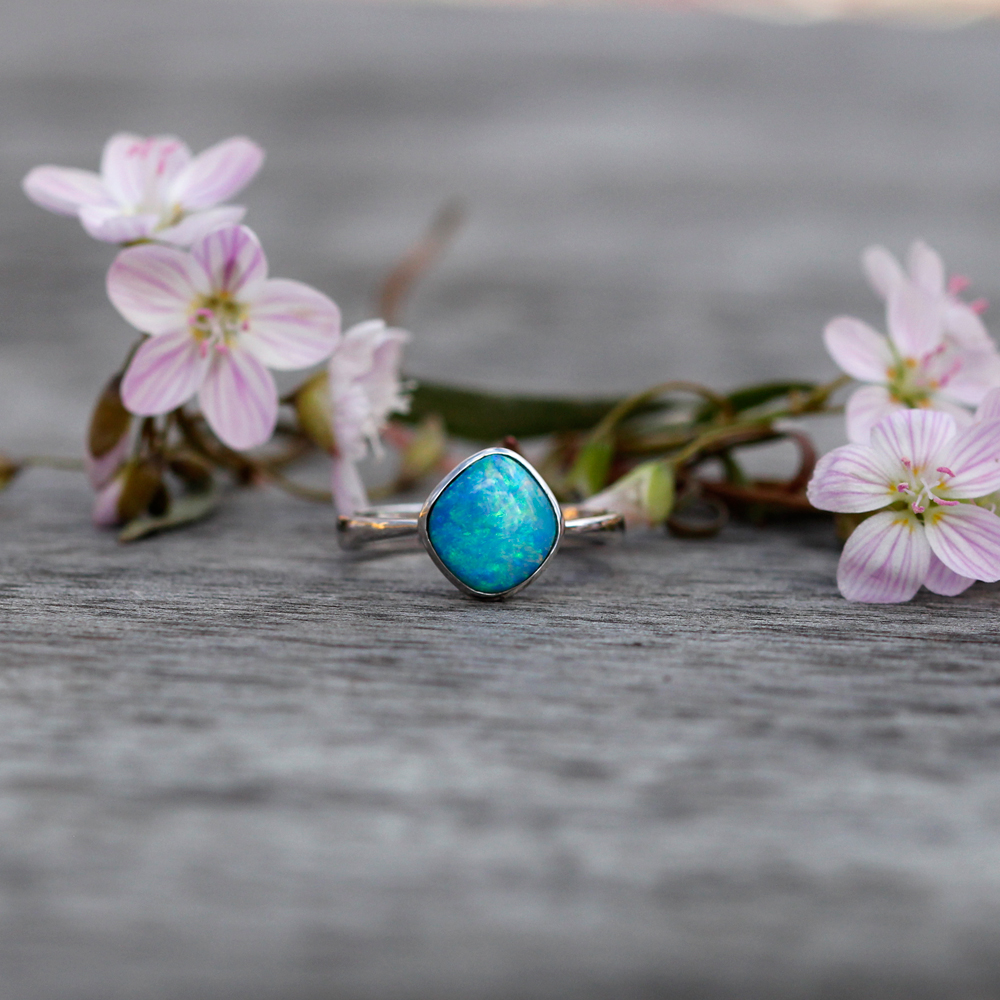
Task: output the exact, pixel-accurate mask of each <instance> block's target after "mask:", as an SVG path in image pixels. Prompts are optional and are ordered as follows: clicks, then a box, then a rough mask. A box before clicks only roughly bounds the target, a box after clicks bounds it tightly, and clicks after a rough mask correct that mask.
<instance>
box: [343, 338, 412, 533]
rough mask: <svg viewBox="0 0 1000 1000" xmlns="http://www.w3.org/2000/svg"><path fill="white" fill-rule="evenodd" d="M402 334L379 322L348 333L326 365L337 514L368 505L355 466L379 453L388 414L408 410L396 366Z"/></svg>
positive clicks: (397, 366)
mask: <svg viewBox="0 0 1000 1000" xmlns="http://www.w3.org/2000/svg"><path fill="white" fill-rule="evenodd" d="M409 339H410V335H409V333H407V331H406V330H399V329H395V328H393V327H387V326H386V325H385V323H384V322H383V321H382V320H380V319H374V320H368V321H367V322H364V323H358V324H356V325H355V326H352V327H351V328H350V330H348V331H347V332H346V333H345V334H344V337H343V339H342V340H341V342H340V344H339V345H338V347H337V349H336V351H335V352H334V354H333V356H332V357H331V358H330V364H329V384H330V396H329V399H330V424H331V428H332V430H333V437H334V453H333V466H332V468H331V472H330V479H331V486H332V489H333V502H334V504H335V505H336V507H337V510H338V512H339V513H341V514H350V513H353V512H354V511H356V510H360V509H361V508H363V507H366V506H367V505H368V497H367V493H366V492H365V488H364V484H363V483H362V481H361V476H360V475H359V474H358V469H357V464H356V463H357V462H359V461H361V460H362V459H363V458H365V456H366V455H367V454H368V453H369V452H374V453H375V454H376V455H377V454H379V453H380V451H381V442H380V440H379V434H380V433H381V431H382V429H383V428H384V427H385V423H386V421H387V420H388V419H389V416H390V414H393V413H405V412H406V411H407V410H408V409H409V406H410V400H409V397H408V396H407V395H406V394H405V393H404V391H403V384H402V381H401V379H400V374H399V368H400V364H401V363H402V358H403V347H404V346H405V344H406V342H407V341H408V340H409Z"/></svg>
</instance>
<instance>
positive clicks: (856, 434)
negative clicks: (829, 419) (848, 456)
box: [845, 385, 903, 444]
mask: <svg viewBox="0 0 1000 1000" xmlns="http://www.w3.org/2000/svg"><path fill="white" fill-rule="evenodd" d="M902 407H903V404H902V403H897V402H895V401H894V400H893V398H892V396H891V395H890V394H889V390H888V389H886V388H884V387H883V386H881V385H865V386H862V387H861V388H860V389H855V390H854V392H853V393H851V396H850V398H849V399H848V400H847V412H846V415H845V416H846V420H847V436H848V438H849V439H850V440H851V441H853V442H855V443H856V444H868V441H869V439H870V438H871V432H872V428H873V427H874V426H875V425H876V424H877V423H878V422H879V421H880V420H881V419H882V418H883V417H887V416H888V415H889V414H890V413H894V412H895V411H896V410H899V409H902Z"/></svg>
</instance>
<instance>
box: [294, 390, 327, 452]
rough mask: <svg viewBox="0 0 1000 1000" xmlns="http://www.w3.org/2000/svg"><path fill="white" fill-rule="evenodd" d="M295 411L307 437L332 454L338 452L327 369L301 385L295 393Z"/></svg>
mask: <svg viewBox="0 0 1000 1000" xmlns="http://www.w3.org/2000/svg"><path fill="white" fill-rule="evenodd" d="M295 412H296V414H297V415H298V418H299V427H300V428H301V429H302V432H303V433H304V434H305V435H306V437H308V438H309V440H310V441H312V442H313V444H315V445H318V446H319V447H320V448H322V449H323V450H324V451H327V452H329V453H330V454H331V455H334V454H336V453H337V441H336V438H335V437H334V436H333V410H332V404H331V401H330V377H329V375H328V374H327V373H326V372H325V371H322V372H317V373H316V374H315V375H314V376H313V377H312V378H311V379H309V380H308V381H307V382H304V383H303V384H302V385H301V386H300V387H299V389H298V391H297V392H296V393H295Z"/></svg>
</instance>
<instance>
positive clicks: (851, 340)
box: [823, 316, 893, 382]
mask: <svg viewBox="0 0 1000 1000" xmlns="http://www.w3.org/2000/svg"><path fill="white" fill-rule="evenodd" d="M823 342H824V343H825V344H826V349H827V350H828V351H829V352H830V356H831V357H832V358H833V360H834V361H836V362H837V364H838V365H840V367H841V368H843V370H844V371H845V372H847V374H848V375H852V376H854V378H856V379H860V380H861V381H862V382H885V381H886V379H887V378H888V376H889V369H890V368H891V367H892V365H893V357H892V350H891V348H890V347H889V341H888V340H886V338H885V337H883V336H882V334H881V333H879V332H878V331H876V330H873V329H872V328H871V327H870V326H869V325H868V324H867V323H862V322H861V320H859V319H854V318H853V317H851V316H839V317H838V318H837V319H835V320H831V321H830V322H829V323H827V325H826V329H825V330H824V331H823Z"/></svg>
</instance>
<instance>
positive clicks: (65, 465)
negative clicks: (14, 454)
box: [12, 455, 86, 472]
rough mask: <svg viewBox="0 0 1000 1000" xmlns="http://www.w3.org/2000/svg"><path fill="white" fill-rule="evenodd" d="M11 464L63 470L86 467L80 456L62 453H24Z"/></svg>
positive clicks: (80, 469)
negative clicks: (69, 455)
mask: <svg viewBox="0 0 1000 1000" xmlns="http://www.w3.org/2000/svg"><path fill="white" fill-rule="evenodd" d="M12 464H14V465H17V466H25V465H30V466H31V467H32V468H36V469H59V470H61V471H63V472H83V471H84V470H85V469H86V465H85V464H84V462H83V459H82V458H66V457H64V456H62V455H25V456H24V457H22V458H19V459H17V460H16V461H15V462H13V463H12Z"/></svg>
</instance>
